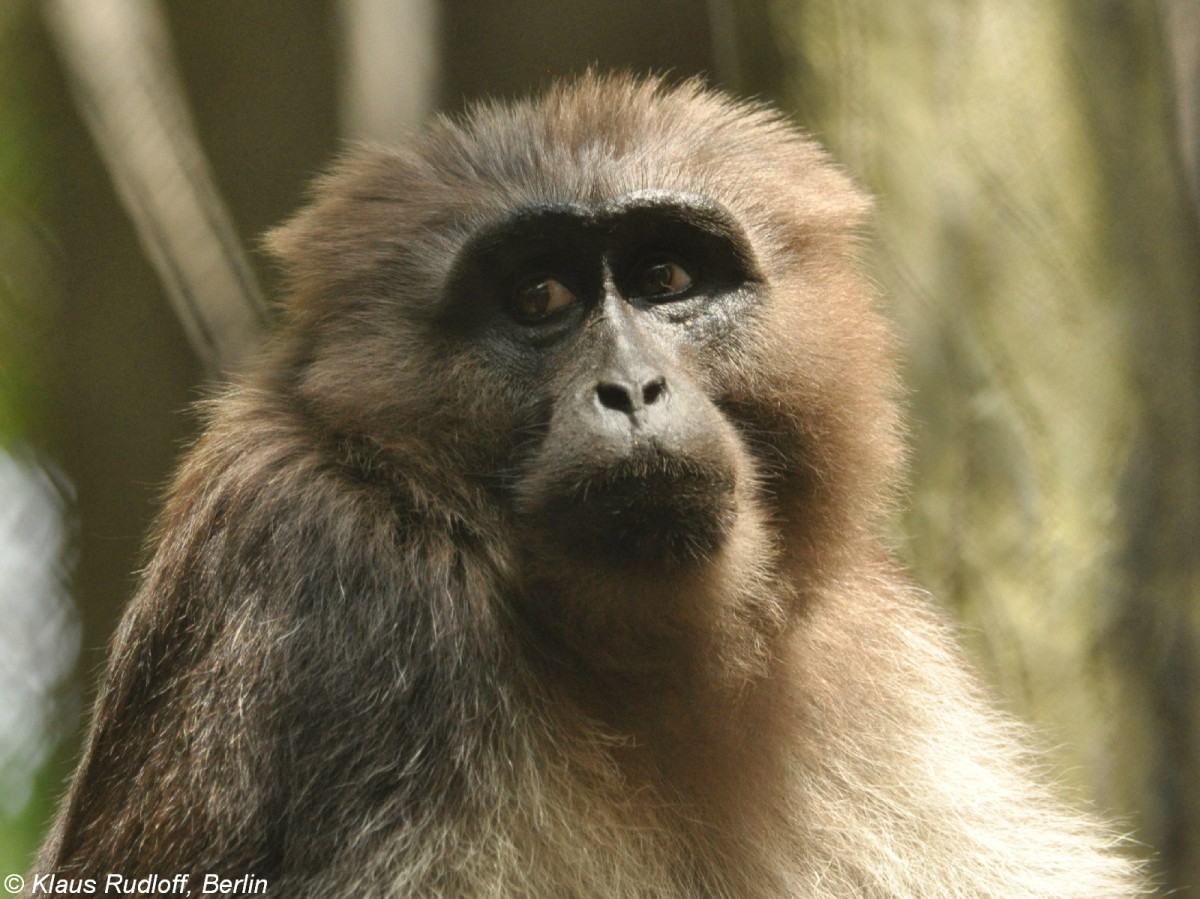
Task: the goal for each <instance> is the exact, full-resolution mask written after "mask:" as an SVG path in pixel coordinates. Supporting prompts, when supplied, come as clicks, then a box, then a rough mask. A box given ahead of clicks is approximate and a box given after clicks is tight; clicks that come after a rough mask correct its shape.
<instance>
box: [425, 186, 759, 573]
mask: <svg viewBox="0 0 1200 899" xmlns="http://www.w3.org/2000/svg"><path fill="white" fill-rule="evenodd" d="M759 285H760V277H759V275H758V273H757V270H756V268H755V263H754V259H753V256H752V254H751V252H750V250H749V242H748V240H747V239H746V236H745V235H744V234H743V233H742V231H741V230H740V229H739V228H738V227H737V225H736V224H735V223H734V221H733V218H732V217H731V216H730V215H728V213H726V212H725V211H724V210H723V209H721V208H720V207H718V206H716V205H715V204H713V203H711V202H710V201H708V200H706V199H704V198H702V197H699V196H696V195H690V194H677V193H669V192H662V191H654V192H639V193H637V194H631V195H628V196H625V197H621V198H619V199H617V200H615V201H612V202H609V203H605V204H602V205H598V206H585V205H582V204H545V205H538V206H526V207H521V208H518V209H517V210H515V211H514V212H513V213H512V214H511V215H510V216H508V217H506V218H505V219H504V220H502V221H500V222H497V223H496V224H494V225H493V226H491V227H488V228H486V229H484V230H483V231H482V232H481V233H479V234H478V235H477V236H476V237H475V238H474V239H473V240H472V241H471V242H470V243H469V244H468V246H467V247H466V248H465V249H464V250H463V252H462V253H461V254H460V256H459V258H458V259H457V261H456V265H455V267H454V273H453V275H452V277H451V279H450V282H449V289H448V291H447V296H446V301H447V302H446V306H445V309H444V315H443V323H444V326H445V327H446V328H447V330H449V331H451V332H457V333H458V334H460V335H461V336H462V338H463V339H465V340H468V341H471V342H472V343H473V344H474V345H475V346H477V347H482V348H483V351H484V352H486V353H487V354H488V355H489V356H490V357H491V366H492V367H493V369H494V370H496V371H499V372H502V373H503V374H504V375H505V376H507V377H508V378H509V379H511V381H512V382H513V383H514V385H516V389H518V390H520V391H521V392H522V393H524V394H525V395H526V396H531V397H533V401H532V402H531V404H530V408H531V409H533V410H534V411H533V412H532V413H531V415H532V417H533V419H534V420H533V421H531V422H529V423H528V425H527V426H526V427H525V428H524V430H525V431H526V432H527V433H528V434H529V435H530V437H529V438H528V439H527V440H525V441H524V442H523V444H522V445H521V446H520V447H519V449H518V452H517V453H516V454H515V459H514V460H513V469H514V472H515V474H509V476H507V477H505V478H504V479H503V483H504V484H505V485H506V487H505V489H507V490H508V491H510V493H511V497H512V499H513V502H514V504H515V506H516V508H517V509H518V511H519V512H521V513H525V517H526V518H527V519H528V521H529V522H531V523H533V525H532V526H534V527H536V528H537V529H538V530H539V532H540V537H541V538H542V539H543V540H544V541H545V542H546V543H547V544H548V545H550V546H551V547H552V548H553V551H554V552H561V553H564V554H567V555H570V554H572V553H581V554H583V555H586V556H587V557H589V558H594V557H595V555H596V553H597V552H600V553H602V554H603V555H604V556H606V557H607V559H608V561H609V563H610V564H617V565H631V566H635V567H641V566H645V565H650V564H655V565H661V564H663V563H668V564H669V563H672V562H684V561H688V560H694V559H696V558H699V557H703V556H705V555H706V554H708V553H711V552H712V551H713V550H714V549H715V548H716V547H717V546H718V545H719V544H720V541H721V538H722V537H723V536H724V534H726V533H727V531H728V529H729V528H730V527H731V526H732V523H733V517H734V489H735V486H736V477H735V472H734V459H735V458H736V456H735V452H734V444H733V442H734V440H735V437H734V435H733V433H732V431H731V427H730V425H729V423H728V422H727V421H726V420H725V418H724V417H723V416H721V415H720V414H719V412H718V411H717V409H716V407H715V406H714V405H713V403H712V402H711V400H710V399H709V398H708V397H707V396H706V395H705V392H704V391H703V390H702V389H701V387H700V386H699V385H698V384H697V383H696V380H695V379H696V378H697V377H703V376H704V373H705V366H706V364H709V363H711V361H712V360H714V359H716V358H717V357H718V356H719V354H720V353H722V352H726V351H727V347H726V344H727V343H728V342H729V341H730V340H731V336H732V334H733V333H734V332H735V331H736V329H737V328H738V327H739V324H740V323H741V321H740V320H741V319H742V318H744V317H745V316H748V315H753V313H754V307H755V304H756V302H757V299H758V288H759ZM681 360H687V365H686V366H685V365H680V364H679V363H680V361H681ZM685 370H686V371H688V372H691V373H692V375H691V376H690V377H689V376H688V375H686V374H684V372H685Z"/></svg>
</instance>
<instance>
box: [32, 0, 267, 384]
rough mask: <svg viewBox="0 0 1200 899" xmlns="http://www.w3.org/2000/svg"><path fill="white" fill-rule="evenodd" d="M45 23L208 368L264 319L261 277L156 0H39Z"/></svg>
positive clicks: (232, 352) (246, 344)
mask: <svg viewBox="0 0 1200 899" xmlns="http://www.w3.org/2000/svg"><path fill="white" fill-rule="evenodd" d="M42 9H43V12H44V14H45V18H46V21H47V23H48V25H49V29H50V33H51V35H52V37H53V38H54V41H55V43H56V45H57V48H58V50H59V54H60V56H61V58H62V61H63V64H64V66H65V67H66V69H67V73H68V75H69V78H70V82H71V85H72V90H73V92H74V95H75V99H76V103H77V104H78V106H79V109H80V112H81V114H82V115H83V118H84V120H85V121H86V123H87V126H88V128H89V129H90V131H91V132H92V136H93V138H94V139H95V141H96V143H97V145H98V146H99V149H100V153H101V156H102V157H103V159H104V162H105V164H106V165H107V167H108V170H109V173H110V174H111V176H112V179H113V181H114V183H115V185H116V188H117V192H118V194H119V195H120V197H121V200H122V202H123V203H124V204H125V207H126V209H127V210H128V212H129V215H130V216H131V218H132V219H133V223H134V226H135V227H136V229H137V233H138V237H139V239H140V240H141V243H142V247H143V248H144V249H145V251H146V254H147V255H148V256H149V257H150V260H151V262H152V263H153V265H154V267H155V269H156V270H157V272H158V275H159V278H160V279H161V280H162V282H163V285H164V286H165V288H166V291H167V294H168V296H169V297H170V299H171V302H172V303H173V304H174V307H175V311H176V313H177V314H178V315H179V318H180V320H181V321H182V323H183V326H184V329H185V331H186V332H187V336H188V339H189V340H190V341H191V344H192V346H193V348H194V349H195V350H196V352H197V353H198V354H199V355H200V357H201V358H202V359H203V361H204V363H205V365H206V367H207V368H208V370H209V372H210V373H211V374H217V373H219V372H220V371H222V370H228V369H229V368H230V367H232V366H234V365H236V364H237V362H238V361H239V360H241V359H242V358H243V357H244V356H245V355H246V353H247V351H248V350H249V349H250V348H251V347H252V346H253V345H254V343H255V340H256V336H257V334H258V332H259V331H260V330H261V328H262V326H263V324H264V323H265V320H266V312H265V309H264V306H263V302H262V298H261V295H260V293H259V288H258V284H257V282H256V281H255V278H254V275H253V273H252V272H251V270H250V266H249V264H248V263H247V261H246V258H245V256H244V254H243V252H242V249H241V247H240V245H239V243H238V239H237V236H236V233H235V232H234V229H233V226H232V224H231V223H230V220H229V216H228V214H227V213H226V211H225V208H224V206H223V204H222V202H221V199H220V197H219V195H218V193H217V190H216V187H215V185H214V182H213V178H212V175H211V174H210V172H209V169H208V165H207V163H206V161H205V158H204V153H203V151H202V150H201V148H200V143H199V139H198V138H197V135H196V130H195V126H194V125H193V123H192V121H191V119H190V117H189V115H188V111H187V104H186V101H185V99H184V94H183V90H182V88H181V86H180V83H179V79H178V77H177V75H176V72H175V69H174V66H173V65H172V62H171V46H170V38H169V35H168V31H167V27H166V21H165V18H164V16H163V13H162V10H161V9H160V8H159V5H158V3H157V2H155V0H88V2H86V3H79V2H77V0H44V2H43V6H42Z"/></svg>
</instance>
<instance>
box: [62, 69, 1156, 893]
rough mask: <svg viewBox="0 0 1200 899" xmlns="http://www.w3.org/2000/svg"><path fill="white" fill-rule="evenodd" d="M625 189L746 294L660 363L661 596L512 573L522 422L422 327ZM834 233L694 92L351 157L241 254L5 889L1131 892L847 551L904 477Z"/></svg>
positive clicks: (890, 408)
mask: <svg viewBox="0 0 1200 899" xmlns="http://www.w3.org/2000/svg"><path fill="white" fill-rule="evenodd" d="M646 189H665V190H676V191H685V192H690V193H694V194H698V195H702V196H705V197H707V198H710V199H711V200H713V201H714V202H716V203H719V204H720V205H721V206H722V207H723V208H725V209H726V210H728V211H729V212H730V213H732V215H733V216H734V217H735V218H736V219H737V221H738V222H739V223H740V224H741V226H742V227H743V228H744V229H745V232H746V234H747V235H748V237H749V239H750V243H751V245H752V247H753V250H754V254H755V259H756V263H757V265H758V268H759V270H760V271H761V273H762V275H763V278H764V288H763V290H762V302H761V304H760V306H759V307H758V308H757V309H756V310H755V312H754V313H753V315H750V316H748V318H747V320H746V321H745V322H744V323H740V324H739V326H738V328H737V329H736V331H735V334H736V336H735V337H734V338H733V339H731V340H730V341H728V342H727V343H726V344H724V345H722V346H717V347H710V348H707V349H706V350H705V351H704V352H703V353H701V352H695V351H688V350H681V351H680V353H681V354H682V356H683V358H681V359H679V360H678V361H679V364H680V366H681V370H682V371H684V372H685V373H686V380H687V385H688V389H694V390H695V391H698V395H700V396H702V397H706V398H707V399H705V400H704V401H705V402H707V403H711V405H712V409H713V410H715V411H714V412H713V413H712V414H713V415H714V416H716V417H715V418H714V421H717V422H719V423H720V426H719V427H718V428H716V429H715V430H716V431H718V432H719V433H718V437H719V439H721V440H722V441H724V443H723V444H722V445H723V446H726V447H732V452H733V454H734V463H733V469H734V474H735V481H736V486H735V488H734V506H733V508H734V510H735V513H736V514H735V515H734V518H733V520H732V525H731V527H730V529H729V532H728V534H727V536H726V538H725V539H724V540H723V541H722V543H721V545H720V547H719V548H718V549H717V550H715V551H712V552H698V553H697V557H696V558H695V559H694V560H692V561H691V562H690V563H688V564H674V565H672V566H670V567H669V569H667V570H664V571H663V572H658V571H655V570H652V569H647V568H645V567H642V568H639V569H636V570H629V571H626V570H619V569H616V568H611V567H606V566H604V565H600V564H592V565H588V564H587V563H586V562H581V561H579V560H578V559H572V560H568V559H560V558H557V557H554V556H553V554H552V552H551V551H549V550H545V549H544V547H542V545H541V543H539V538H538V534H537V527H536V522H534V523H533V524H531V523H530V522H529V521H528V520H527V518H528V516H527V515H525V514H524V513H523V512H522V508H523V507H522V505H521V504H522V499H521V498H522V496H537V495H538V490H539V489H540V488H539V486H538V485H539V484H540V483H541V481H539V478H543V479H544V478H545V477H551V476H553V474H554V473H553V472H545V471H539V470H538V469H537V465H538V462H537V459H538V458H539V456H538V451H539V447H538V443H537V441H538V435H539V433H541V432H540V431H539V430H538V429H537V428H536V427H535V426H534V424H531V423H536V419H537V398H536V397H534V396H532V395H531V390H530V385H527V384H524V383H521V382H520V381H518V380H515V379H510V378H506V377H504V376H502V375H501V374H498V373H496V372H494V371H490V370H488V369H487V368H486V366H485V364H484V361H483V356H482V355H481V354H480V353H479V352H476V351H474V350H473V349H472V348H471V347H470V346H464V345H463V344H461V343H459V342H455V341H454V340H451V339H449V338H448V337H446V336H445V334H444V333H443V332H442V330H441V325H440V324H439V320H438V318H437V310H438V309H439V303H440V301H441V297H442V293H443V290H444V288H445V284H446V279H447V275H448V273H449V271H450V268H451V266H452V264H453V261H454V260H455V258H456V256H457V254H458V253H459V251H460V250H461V249H462V247H463V246H464V244H465V243H466V242H467V241H468V240H469V238H470V237H471V235H472V234H474V233H476V232H477V231H478V229H480V228H481V227H484V226H487V225H488V224H489V223H491V222H494V221H496V220H497V219H498V218H500V217H502V216H503V215H504V214H506V213H507V211H508V210H510V209H512V208H513V207H514V206H516V205H518V204H522V203H529V202H536V201H564V200H578V201H582V202H598V201H603V200H605V199H606V198H611V197H616V196H620V195H624V194H628V193H630V192H631V191H636V190H646ZM868 210H869V204H868V203H867V201H866V200H865V199H864V197H863V196H862V195H861V194H860V193H859V192H858V191H857V190H856V189H855V188H854V187H853V186H852V184H851V182H850V181H849V179H848V178H847V177H846V176H845V175H843V174H842V172H841V171H839V170H838V169H837V168H836V167H835V166H834V165H833V164H831V163H830V161H829V160H828V159H827V157H826V156H825V154H824V153H823V152H822V151H821V150H820V149H819V148H817V147H816V145H815V144H814V143H813V142H812V141H811V140H809V139H808V138H806V137H805V136H803V135H802V134H800V133H798V132H797V131H796V130H795V129H794V128H792V127H791V126H790V125H788V124H787V123H786V122H785V121H784V120H782V119H781V117H780V116H779V115H778V114H776V113H774V112H772V111H769V110H767V109H764V108H760V107H758V106H753V105H746V104H739V103H735V102H733V101H731V100H729V99H727V98H725V97H724V96H722V95H719V94H716V93H713V92H710V91H708V90H706V89H704V88H703V87H701V86H700V85H698V84H696V83H691V82H689V83H686V84H684V85H682V86H678V87H673V88H672V87H667V86H664V85H663V84H662V83H660V82H658V81H639V80H634V79H626V78H603V77H596V76H587V77H584V78H582V79H580V80H578V81H576V82H574V83H571V84H569V85H566V86H563V87H559V88H557V89H555V90H553V91H551V92H550V93H549V94H548V95H546V96H545V97H543V98H541V99H538V100H534V101H530V102H524V103H517V104H514V105H497V106H483V107H480V108H477V109H475V110H474V111H473V112H472V113H471V114H470V115H468V116H467V117H465V118H464V119H461V120H441V121H438V122H436V123H435V124H434V125H433V127H432V128H431V129H430V130H429V131H428V133H427V134H425V135H424V136H423V137H419V138H417V139H415V140H413V141H412V142H411V143H410V144H409V145H407V146H403V147H400V148H386V149H385V148H371V149H362V150H358V151H355V152H353V153H351V154H350V155H348V156H347V157H346V158H345V159H343V160H342V161H341V162H340V163H339V164H338V165H337V166H336V167H335V168H334V170H333V172H332V173H331V174H329V175H328V176H326V177H325V178H323V179H322V180H321V181H320V182H319V183H318V184H317V186H316V188H315V192H314V196H313V200H312V203H311V204H310V205H309V206H308V207H307V208H306V209H305V210H304V211H302V212H301V213H300V214H299V215H297V216H296V218H295V219H293V220H292V221H291V222H289V223H288V224H287V225H285V226H284V227H282V228H281V229H279V230H278V231H276V232H274V233H273V234H272V235H271V236H270V239H269V245H270V248H271V250H272V251H273V252H274V253H275V254H276V256H277V257H278V258H279V259H280V260H281V262H282V264H283V266H284V268H285V271H286V273H287V276H288V287H287V291H286V295H285V296H284V298H283V301H282V307H281V319H282V321H281V324H280V326H279V328H278V333H277V335H276V336H275V338H274V341H273V343H272V344H271V346H270V347H269V349H268V351H267V354H266V356H265V359H264V362H263V363H262V365H261V367H260V368H259V369H258V370H257V371H256V372H255V373H253V374H252V375H249V376H247V377H246V378H245V379H243V381H242V382H241V383H240V384H239V385H237V386H234V387H232V388H230V389H229V390H228V391H226V392H225V394H224V395H223V396H221V397H220V398H218V399H217V400H216V401H214V402H213V403H212V404H211V405H210V406H209V407H208V410H207V414H208V426H207V430H206V432H205V434H204V435H203V437H201V439H200V440H199V442H198V444H197V446H196V447H195V448H194V449H193V450H192V451H191V452H190V453H189V455H188V457H187V459H186V460H185V461H184V463H183V465H182V469H181V471H180V473H179V475H178V477H177V478H176V480H175V483H174V486H173V488H172V490H171V494H170V498H169V501H168V503H167V506H166V509H165V511H164V512H163V515H162V517H161V520H160V522H159V524H158V527H157V531H156V536H155V547H156V548H155V551H154V555H153V559H152V561H151V562H150V564H149V566H148V568H147V569H146V571H145V574H144V578H143V582H142V586H141V589H140V591H139V593H138V596H137V598H136V599H135V600H134V602H133V604H132V606H131V607H130V609H129V612H128V614H127V615H126V618H125V620H124V622H123V624H122V626H121V628H120V632H119V634H118V636H117V639H116V641H115V645H114V648H113V654H112V664H111V668H110V671H109V673H108V677H107V679H106V682H105V686H104V690H103V693H102V696H101V699H100V702H99V706H98V708H97V711H96V716H95V723H94V726H93V731H92V735H91V740H90V743H89V747H88V749H87V753H86V755H85V757H84V759H83V761H82V763H81V766H80V769H79V772H78V775H77V777H76V779H75V782H74V785H73V787H72V790H71V793H70V795H69V797H68V800H67V802H66V804H65V806H64V809H63V811H62V814H61V816H60V818H59V821H58V824H57V826H56V828H55V831H54V834H53V835H52V837H51V839H50V840H49V841H48V843H47V845H46V847H45V849H44V851H43V853H42V856H41V860H40V870H43V871H50V870H54V871H58V872H60V873H63V874H66V875H70V874H75V875H77V876H78V875H90V876H100V875H102V874H103V873H104V872H109V871H120V872H123V873H125V874H126V875H127V876H131V875H139V874H144V873H158V874H162V875H172V874H175V873H179V872H185V871H190V872H195V873H198V874H199V873H205V872H220V873H222V874H224V875H225V876H229V877H236V876H241V875H244V874H249V873H253V874H256V875H259V876H262V877H266V878H267V879H268V881H269V882H270V885H271V890H272V892H271V895H274V896H281V897H331V896H344V897H350V896H355V897H359V896H361V897H376V896H378V897H383V896H387V897H432V896H448V897H457V896H464V897H516V896H521V897H526V896H528V897H606V899H607V897H646V899H649V897H655V899H664V897H668V899H669V897H729V899H752V897H768V896H775V897H777V896H795V897H831V896H832V897H913V899H937V897H952V896H960V897H981V896H988V897H1002V899H1012V897H1029V896H1037V897H1053V899H1063V897H1081V899H1082V897H1086V899H1097V897H1105V896H1130V895H1134V894H1135V893H1137V892H1138V890H1137V888H1136V886H1135V883H1136V877H1135V874H1134V873H1133V869H1132V867H1131V865H1130V864H1128V863H1127V862H1126V861H1124V860H1122V858H1121V855H1120V852H1119V849H1118V848H1117V847H1116V846H1115V844H1116V842H1117V841H1116V840H1115V839H1114V838H1113V837H1112V836H1111V835H1110V834H1109V832H1108V831H1106V830H1105V829H1104V828H1102V827H1101V826H1100V825H1098V824H1097V823H1095V822H1093V821H1092V820H1091V819H1090V818H1088V817H1086V816H1084V815H1081V814H1077V813H1076V812H1074V811H1071V810H1069V809H1068V808H1067V807H1066V806H1065V805H1063V804H1062V803H1061V802H1060V801H1058V800H1057V799H1056V798H1055V797H1054V795H1053V790H1052V789H1051V788H1049V787H1047V786H1045V785H1044V784H1043V783H1042V777H1041V774H1040V772H1039V770H1038V768H1037V765H1036V764H1035V763H1034V762H1033V761H1032V760H1031V759H1030V757H1029V755H1028V753H1027V751H1026V750H1025V749H1024V748H1023V744H1024V742H1025V739H1024V737H1023V735H1022V734H1021V732H1020V728H1019V727H1018V726H1017V725H1016V724H1015V723H1013V722H1011V721H1009V720H1008V719H1007V718H1005V717H1004V716H1003V715H1001V714H999V713H998V712H996V711H994V710H993V708H992V707H991V704H990V703H989V701H988V700H987V699H986V698H985V697H984V696H982V695H981V692H980V689H979V687H978V686H977V684H976V682H975V680H974V678H973V677H972V675H971V674H969V673H968V671H967V670H966V669H965V668H964V664H963V662H962V661H961V659H960V657H959V654H958V652H957V650H956V649H955V648H954V647H953V638H952V636H951V635H950V634H949V633H948V631H947V627H946V626H945V624H943V622H942V621H941V619H940V616H939V615H938V614H937V613H936V612H935V611H933V609H932V607H931V605H930V603H929V602H928V601H927V599H926V598H925V597H924V596H923V595H922V594H921V593H920V592H919V591H918V590H916V589H914V588H913V587H912V586H911V585H910V584H909V582H908V580H907V578H906V577H905V575H904V574H903V573H902V572H901V571H899V570H898V569H897V567H896V565H895V563H894V562H893V561H892V560H891V558H890V555H889V551H888V549H887V548H886V546H885V544H884V542H883V540H882V538H881V536H880V532H881V528H882V525H883V524H884V522H885V520H886V518H887V516H888V515H890V514H891V513H892V511H893V506H894V500H895V496H896V491H897V487H898V480H899V478H900V471H901V468H902V456H903V452H902V448H901V441H900V437H899V425H898V416H897V407H896V403H895V396H896V393H897V385H896V382H895V375H894V369H893V364H892V361H891V345H890V344H891V341H890V337H889V331H888V328H887V326H886V325H885V323H884V321H883V320H882V318H881V317H880V316H879V314H878V312H877V310H876V308H875V307H876V298H875V297H874V296H873V293H872V290H871V288H870V286H869V284H868V282H867V280H866V279H865V278H864V277H863V276H862V275H861V274H860V273H859V271H858V266H857V264H856V260H855V256H856V248H857V237H856V229H857V228H858V227H859V226H860V225H861V224H862V223H863V221H864V219H865V216H866V215H867V213H868ZM689 353H690V355H689ZM523 491H524V492H523ZM535 505H536V504H535ZM535 606H536V608H537V609H538V610H540V611H538V613H537V615H533V614H532V613H531V612H530V610H531V609H533V608H534V607H535ZM547 609H550V612H548V611H547ZM551 612H552V614H551ZM538 616H540V617H538ZM534 618H536V619H537V621H538V622H539V623H538V624H537V625H536V626H535V625H531V623H530V622H531V620H533V619H534Z"/></svg>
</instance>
